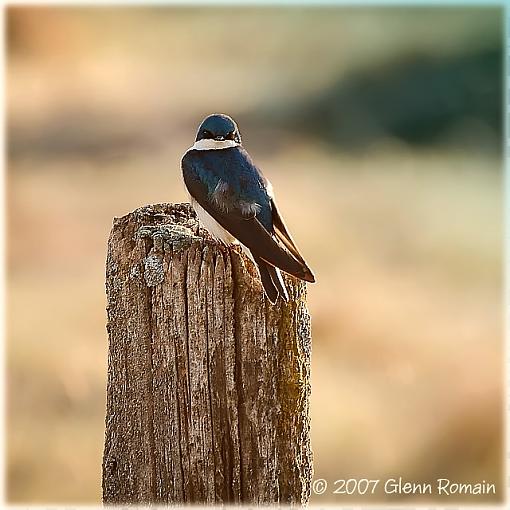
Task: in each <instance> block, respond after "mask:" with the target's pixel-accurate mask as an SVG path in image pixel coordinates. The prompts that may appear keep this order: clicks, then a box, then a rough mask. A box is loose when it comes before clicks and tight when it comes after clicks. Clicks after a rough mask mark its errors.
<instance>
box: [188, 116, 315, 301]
mask: <svg viewBox="0 0 510 510" xmlns="http://www.w3.org/2000/svg"><path fill="white" fill-rule="evenodd" d="M181 165H182V174H183V178H184V183H185V185H186V187H187V189H188V191H189V193H190V196H191V198H192V204H193V207H194V208H195V210H196V212H197V215H198V217H199V220H200V221H201V223H203V224H204V226H205V227H206V228H207V229H208V230H209V231H210V233H211V234H212V235H213V236H214V237H215V238H217V239H219V240H221V241H222V242H224V243H227V244H229V243H232V242H234V241H236V240H237V241H239V242H240V243H241V245H242V246H243V248H245V249H246V250H248V253H249V255H250V256H251V258H252V260H253V261H254V262H255V264H256V265H257V267H258V270H259V274H260V277H261V282H262V285H263V287H264V291H265V293H266V295H267V297H268V298H269V300H270V301H271V302H272V303H274V302H275V301H276V299H277V298H278V296H279V295H280V296H281V297H282V298H283V299H288V295H287V291H286V289H285V284H284V282H283V279H282V277H281V275H280V272H279V269H281V270H282V271H285V272H286V273H288V274H291V275H293V276H295V277H297V278H300V279H302V280H305V281H309V282H314V281H315V279H314V276H313V274H312V272H311V271H310V269H309V268H308V266H307V264H306V262H305V261H304V259H303V257H302V256H301V254H300V253H299V250H298V249H297V247H296V245H295V243H294V241H293V239H292V237H291V236H290V234H289V232H288V231H287V228H286V226H285V224H284V222H283V220H282V218H281V216H280V214H279V212H278V209H277V207H276V203H275V200H274V196H273V194H272V191H271V185H270V184H269V182H268V181H267V179H266V178H265V177H264V176H263V175H262V173H261V172H260V170H259V169H258V168H257V167H256V166H255V164H254V163H253V161H252V160H251V158H250V156H249V154H248V153H247V152H246V151H245V150H244V149H243V147H242V146H241V136H240V134H239V130H238V129H237V125H236V124H235V122H234V121H233V120H232V119H231V118H230V117H228V116H227V115H222V114H214V115H210V116H209V117H207V118H206V119H205V120H204V121H203V122H202V124H201V125H200V127H199V129H198V132H197V136H196V141H195V144H194V145H193V147H191V148H190V149H189V150H188V151H187V152H186V154H185V155H184V156H183V158H182V163H181Z"/></svg>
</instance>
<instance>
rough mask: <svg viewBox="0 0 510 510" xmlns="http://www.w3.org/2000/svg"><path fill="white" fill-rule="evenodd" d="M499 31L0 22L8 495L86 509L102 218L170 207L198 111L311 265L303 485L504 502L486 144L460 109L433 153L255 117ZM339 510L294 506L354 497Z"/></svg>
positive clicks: (467, 13)
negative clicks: (423, 488)
mask: <svg viewBox="0 0 510 510" xmlns="http://www.w3.org/2000/svg"><path fill="white" fill-rule="evenodd" d="M226 27H228V29H229V30H226ZM500 30H501V11H500V10H499V9H474V8H456V9H453V8H451V9H431V8H429V9H417V8H414V9H409V8H408V9H404V8H400V9H375V8H370V9H347V8H338V9H300V8H293V9H283V8H279V9H265V10H264V9H252V10H248V9H246V8H244V9H230V10H226V9H219V8H215V9H210V10H208V9H201V10H200V9H183V8H181V9H172V8H152V9H150V8H147V9H139V8H129V9H127V8H124V9H121V8H116V9H113V8H112V9H110V8H100V9H99V8H72V9H71V8H34V7H24V8H10V9H8V55H7V57H8V69H7V87H8V89H7V93H8V105H7V106H8V136H9V138H8V176H7V203H8V209H7V216H8V310H7V320H8V323H7V327H8V331H7V339H8V345H7V361H8V366H7V377H8V379H7V381H8V384H7V392H8V410H7V441H8V452H7V465H8V473H7V475H8V478H7V495H8V499H9V501H10V502H13V503H47V504H49V503H98V502H99V501H100V497H101V484H100V476H101V456H102V447H103V433H104V411H105V390H106V361H107V337H106V330H105V311H104V308H105V297H104V259H105V251H106V241H107V238H108V233H109V229H110V226H111V222H112V218H113V217H114V216H121V215H123V214H126V213H127V212H129V211H131V210H133V209H135V208H136V207H139V206H141V205H144V204H147V203H157V202H180V201H186V195H185V192H184V187H183V185H182V184H181V177H180V170H179V161H180V157H181V155H182V154H183V152H184V151H185V150H186V149H187V148H188V147H189V145H190V144H191V143H192V140H193V137H194V134H195V129H196V127H197V125H198V123H199V122H200V120H201V119H202V118H203V117H204V116H205V115H207V114H209V113H211V112H214V111H222V112H225V113H229V114H231V115H232V116H233V117H234V118H236V119H237V120H238V121H239V124H240V128H241V132H242V135H243V136H244V140H245V146H246V147H247V149H248V150H249V151H250V153H251V154H252V156H253V157H254V159H255V161H256V162H257V163H259V165H260V166H261V168H262V169H263V170H264V172H265V174H266V175H267V176H268V177H269V178H270V179H271V181H272V183H273V185H274V188H275V190H276V193H277V195H278V198H279V202H280V204H281V209H282V210H283V212H284V215H285V218H286V220H287V222H288V224H289V226H290V228H291V230H292V232H293V234H294V237H295V238H296V240H297V242H298V245H299V246H300V248H301V249H302V251H303V253H304V254H305V256H306V258H307V259H308V260H309V262H310V266H311V267H312V268H313V269H314V271H315V273H316V276H317V282H318V283H317V284H316V285H311V286H309V308H310V311H311V315H312V320H313V367H312V385H313V386H312V442H313V449H314V459H315V461H314V464H315V477H316V478H325V479H327V480H328V481H330V482H331V483H332V482H333V481H334V480H336V479H339V478H350V477H354V478H380V479H384V478H386V477H397V478H398V477H399V476H402V477H404V478H406V479H408V480H414V481H420V482H427V481H433V480H435V479H436V478H439V477H442V478H451V479H452V480H456V481H460V482H474V481H478V480H487V481H492V482H494V483H498V484H499V491H500V492H499V494H497V495H496V497H495V498H494V497H492V498H487V497H486V498H485V499H483V497H481V498H478V499H477V498H475V497H471V498H466V497H464V499H462V498H458V497H457V498H454V497H450V498H449V499H448V500H447V501H446V500H443V502H445V503H446V502H448V503H458V502H459V501H470V502H478V503H480V502H487V501H495V500H500V499H501V497H502V494H503V468H502V465H503V456H502V452H503V355H502V353H503V342H502V320H501V319H502V306H501V295H502V284H501V278H502V275H501V263H502V261H501V250H502V160H501V155H500V152H499V150H498V142H497V137H498V136H499V133H497V132H496V133H494V132H493V131H491V129H492V128H491V127H490V126H487V125H485V124H483V122H482V121H480V120H479V119H476V118H475V119H473V118H471V119H467V118H460V117H459V121H458V123H457V124H456V125H455V126H453V127H452V128H451V129H450V128H448V129H449V131H448V133H447V134H445V135H444V137H443V139H442V140H440V141H439V143H438V142H437V141H434V143H432V142H431V143H422V144H420V145H419V146H417V145H413V144H409V143H407V142H405V141H403V140H401V139H398V138H396V137H395V136H393V135H391V136H390V135H386V136H385V135H384V133H383V134H381V136H378V137H377V139H376V140H375V141H372V142H371V143H370V145H368V146H365V147H363V150H357V151H354V152H353V151H349V150H347V149H345V147H343V148H342V150H340V148H339V147H337V146H336V145H335V144H332V143H331V142H328V141H327V140H326V139H324V138H322V137H321V136H315V137H312V136H308V135H307V133H306V131H305V132H303V131H300V132H299V133H296V132H294V131H293V129H292V124H285V121H284V119H285V115H284V114H283V113H282V117H281V119H280V122H279V123H278V122H276V121H275V123H274V124H273V123H264V119H267V118H269V113H267V116H266V117H264V115H266V114H265V113H264V112H269V111H270V110H272V109H273V105H276V106H278V105H280V106H281V105H285V109H282V112H283V110H285V112H287V113H288V110H289V108H291V107H292V105H299V104H301V103H302V104H305V103H306V104H310V99H314V98H316V97H318V96H320V95H321V94H322V92H323V91H324V90H329V89H328V87H329V86H330V85H331V84H332V83H335V82H336V81H337V80H338V79H341V78H342V77H346V78H347V77H349V76H352V74H353V73H357V72H360V70H363V72H369V73H370V72H372V71H371V70H373V72H374V73H375V72H377V73H383V74H384V72H385V69H386V67H385V66H386V65H387V64H388V65H389V64H390V63H392V62H394V61H395V59H400V58H403V57H405V56H406V55H410V54H415V53H416V52H419V53H421V54H424V55H427V56H428V57H430V58H436V57H441V56H442V55H448V56H449V57H450V58H455V56H456V55H464V54H465V53H466V52H467V53H469V52H471V51H474V50H480V49H486V48H489V49H490V48H494V47H496V48H497V47H498V44H500V43H501V41H500V39H498V37H499V36H500V35H501V33H500ZM416 100H417V101H419V100H420V98H419V97H417V98H416ZM273 110H274V109H273ZM274 111H278V110H274ZM274 111H273V115H274ZM294 114H295V115H297V116H299V110H297V112H294ZM282 119H283V120H282ZM415 122H416V123H418V122H419V119H415ZM452 140H453V141H454V143H452ZM340 498H341V497H340V496H335V495H332V494H329V495H323V496H315V497H313V499H312V501H313V502H314V503H317V504H323V503H337V504H342V503H344V502H346V501H350V502H354V501H358V502H359V501H370V500H369V499H368V498H367V497H366V496H365V497H364V498H362V499H360V498H359V497H358V499H356V498H354V497H351V499H347V498H346V497H342V499H340ZM371 501H381V495H379V496H378V498H375V499H372V500H371ZM388 501H392V502H404V501H405V502H406V503H417V502H419V501H420V500H419V498H417V497H415V498H411V497H408V498H406V499H404V497H403V496H402V497H400V498H394V499H392V500H388Z"/></svg>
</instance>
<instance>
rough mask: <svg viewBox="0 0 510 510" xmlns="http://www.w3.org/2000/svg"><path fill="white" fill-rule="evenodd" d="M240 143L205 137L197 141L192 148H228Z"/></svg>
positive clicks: (204, 149)
mask: <svg viewBox="0 0 510 510" xmlns="http://www.w3.org/2000/svg"><path fill="white" fill-rule="evenodd" d="M238 145H239V144H238V143H237V142H235V141H234V140H212V139H210V138H203V139H202V140H198V141H197V142H195V143H194V144H193V145H192V146H191V147H190V148H189V150H191V149H195V150H197V151H209V150H211V149H212V150H214V149H228V148H229V147H237V146H238Z"/></svg>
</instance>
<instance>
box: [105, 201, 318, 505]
mask: <svg viewBox="0 0 510 510" xmlns="http://www.w3.org/2000/svg"><path fill="white" fill-rule="evenodd" d="M286 285H287V288H288V290H289V301H288V302H283V301H281V300H278V302H277V303H276V304H275V305H271V303H269V302H268V301H267V300H266V298H265V297H264V295H263V292H262V287H261V285H260V282H259V280H258V278H257V274H256V270H255V268H254V266H253V264H252V263H251V261H249V260H248V259H247V258H246V257H245V256H244V255H243V254H242V253H241V251H240V250H239V249H238V248H236V247H225V246H222V245H220V244H218V243H216V242H215V241H213V240H212V239H211V238H210V237H209V235H208V234H207V233H206V232H205V231H204V230H202V229H199V226H198V223H197V221H196V218H195V215H194V213H193V211H192V209H191V207H190V205H189V204H175V205H171V204H159V205H150V206H146V207H142V208H140V209H137V210H136V211H134V212H132V213H130V214H128V215H126V216H124V217H122V218H116V219H115V220H114V224H113V228H112V231H111V235H110V239H109V241H108V255H107V262H106V292H107V298H108V305H107V315H108V324H107V330H108V335H109V351H108V389H107V412H106V434H105V449H104V457H103V500H104V502H105V503H123V504H127V503H137V504H140V503H149V502H152V503H186V502H191V503H193V502H194V503H210V504H212V503H253V504H268V503H291V504H304V503H306V502H307V501H308V498H309V495H310V484H311V476H312V454H311V449H310V437H309V428H310V419H309V397H310V350H311V337H310V317H309V314H308V311H307V308H306V286H305V284H304V283H303V282H298V281H297V280H295V279H293V278H290V277H288V278H286Z"/></svg>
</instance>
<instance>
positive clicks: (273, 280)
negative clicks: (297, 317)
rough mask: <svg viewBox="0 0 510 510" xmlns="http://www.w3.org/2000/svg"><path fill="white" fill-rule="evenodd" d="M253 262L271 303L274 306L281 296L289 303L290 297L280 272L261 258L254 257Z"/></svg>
mask: <svg viewBox="0 0 510 510" xmlns="http://www.w3.org/2000/svg"><path fill="white" fill-rule="evenodd" d="M253 260H254V262H255V264H256V265H257V268H258V270H259V274H260V281H261V282H262V287H264V293H265V294H266V296H267V298H268V299H269V301H270V302H271V303H272V304H273V305H274V304H275V303H276V300H277V299H278V296H281V297H282V299H283V300H284V301H288V300H289V295H288V293H287V289H286V288H285V283H284V282H283V278H282V275H281V273H280V270H279V269H278V268H276V267H274V266H272V265H271V264H268V263H267V262H266V261H265V260H262V259H261V258H259V257H255V256H253Z"/></svg>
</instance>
